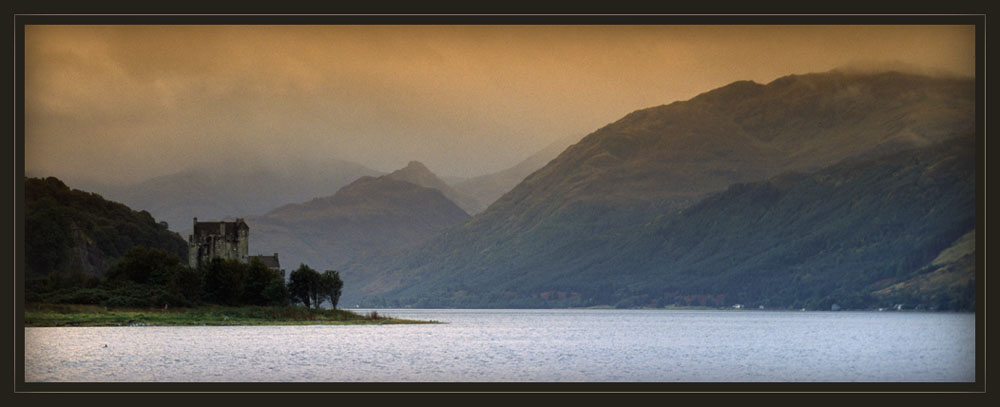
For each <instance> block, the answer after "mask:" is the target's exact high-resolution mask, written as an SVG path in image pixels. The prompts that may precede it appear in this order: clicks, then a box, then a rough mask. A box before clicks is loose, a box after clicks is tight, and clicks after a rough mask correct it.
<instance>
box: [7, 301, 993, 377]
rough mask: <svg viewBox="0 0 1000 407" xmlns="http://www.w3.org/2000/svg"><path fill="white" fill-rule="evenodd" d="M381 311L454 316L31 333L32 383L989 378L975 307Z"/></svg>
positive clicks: (28, 365) (28, 367)
mask: <svg viewBox="0 0 1000 407" xmlns="http://www.w3.org/2000/svg"><path fill="white" fill-rule="evenodd" d="M367 311H370V310H359V312H367ZM377 311H378V312H379V314H383V315H389V316H393V317H399V318H407V319H418V320H435V321H440V322H444V323H443V324H428V325H367V326H335V325H308V326H227V327H209V326H190V327H156V326H128V327H56V328H41V327H37V328H25V354H24V365H25V366H24V369H25V380H26V381H27V382H973V381H975V367H976V354H975V336H976V327H975V315H974V314H968V313H920V312H791V311H773V312H771V311H756V310H755V311H746V310H743V311H737V310H733V311H709V310H705V311H701V310H698V311H694V310H690V311H689V310H581V309H572V310H448V309H427V310H410V309H406V310H403V309H379V310H377Z"/></svg>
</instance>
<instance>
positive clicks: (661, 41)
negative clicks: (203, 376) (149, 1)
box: [25, 26, 974, 182]
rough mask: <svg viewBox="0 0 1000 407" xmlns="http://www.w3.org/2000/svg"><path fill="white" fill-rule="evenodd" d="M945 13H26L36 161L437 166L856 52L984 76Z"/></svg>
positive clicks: (454, 171) (92, 167) (455, 165)
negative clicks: (644, 18)
mask: <svg viewBox="0 0 1000 407" xmlns="http://www.w3.org/2000/svg"><path fill="white" fill-rule="evenodd" d="M973 38H974V30H973V28H972V27H952V26H932V27H923V26H899V27H890V26H864V27H854V26H834V27H820V26H780V27H768V26H738V27H737V26H734V27H727V26H722V27H713V26H554V27H549V26H447V27H436V26H389V27H383V26H316V27H313V26H268V27H257V26H225V27H215V26H149V27H144V26H29V27H28V28H27V31H26V74H25V76H26V139H25V144H26V145H25V152H26V157H25V159H26V163H25V165H26V169H28V170H29V172H31V173H36V174H52V175H56V176H60V175H63V176H65V175H66V174H73V175H74V176H78V177H89V178H93V179H103V180H107V181H116V182H130V181H137V180H141V179H144V178H148V177H151V176H155V175H162V174H165V173H172V172H177V171H180V170H183V169H186V168H191V167H213V166H214V167H227V168H232V167H241V166H255V165H265V166H270V167H277V168H286V169H287V168H288V167H294V166H295V165H296V163H300V162H316V161H322V160H323V159H326V158H330V157H336V158H340V159H345V160H350V161H355V162H358V163H361V164H364V165H366V166H369V167H371V168H374V169H378V170H383V171H390V170H393V169H395V168H398V167H402V166H403V165H405V164H406V163H407V162H408V161H410V160H420V161H422V162H424V163H425V164H427V165H428V167H430V168H431V169H432V170H434V171H436V172H438V173H441V174H443V175H461V176H473V175H479V174H483V173H487V172H493V171H497V170H500V169H503V168H506V167H508V166H510V165H513V164H514V163H516V162H517V161H519V160H521V159H523V158H524V157H526V156H527V155H529V154H531V153H533V152H534V151H536V150H538V149H541V148H542V147H544V146H545V145H547V144H548V143H549V142H551V141H552V140H555V139H558V138H561V137H564V136H566V135H568V134H579V133H589V132H590V131H593V130H595V129H597V128H599V127H601V126H603V125H605V124H607V123H609V122H611V121H614V120H616V119H618V118H619V117H621V116H622V115H624V114H626V113H628V112H630V111H632V110H635V109H639V108H643V107H648V106H653V105H659V104H665V103H670V102H672V101H675V100H683V99H687V98H690V97H692V96H694V95H696V94H698V93H700V92H703V91H706V90H709V89H712V88H714V87H718V86H721V85H724V84H726V83H729V82H732V81H735V80H742V79H751V80H756V81H758V82H767V81H770V80H773V79H775V78H778V77H780V76H784V75H787V74H792V73H806V72H815V71H825V70H829V69H832V68H835V67H838V66H843V65H845V64H850V63H856V62H857V61H883V60H886V61H898V63H900V64H905V65H907V66H914V67H920V68H921V69H926V70H928V71H934V72H938V71H944V72H952V73H958V74H965V75H971V74H972V73H973V71H974V69H973V65H974V44H973Z"/></svg>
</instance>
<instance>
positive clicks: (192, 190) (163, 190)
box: [90, 159, 382, 232]
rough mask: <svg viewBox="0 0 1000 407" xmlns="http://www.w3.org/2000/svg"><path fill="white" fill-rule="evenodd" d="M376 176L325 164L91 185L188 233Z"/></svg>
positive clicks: (334, 162)
mask: <svg viewBox="0 0 1000 407" xmlns="http://www.w3.org/2000/svg"><path fill="white" fill-rule="evenodd" d="M378 175H382V173H380V172H378V171H375V170H372V169H369V168H365V167H364V166H361V165H359V164H355V163H351V162H347V161H340V160H332V159H331V160H329V161H328V162H326V163H325V164H323V165H318V166H314V167H309V166H305V167H304V168H300V169H298V170H297V171H296V172H295V173H294V174H291V173H283V172H280V171H275V170H268V169H258V170H254V171H235V170H231V171H218V172H212V171H208V170H187V171H183V172H179V173H176V174H171V175H165V176H161V177H155V178H152V179H149V180H146V181H143V182H140V183H138V184H135V185H130V186H125V187H116V186H101V185H95V186H91V187H90V188H92V189H93V190H94V191H95V192H98V193H100V194H101V195H103V196H104V197H105V198H107V199H111V200H114V201H118V202H122V203H124V204H126V205H128V206H130V207H132V208H137V209H142V210H146V211H149V213H151V214H152V215H153V216H154V217H156V218H157V219H160V220H163V221H166V222H167V223H168V225H169V227H170V229H171V230H174V231H178V232H183V231H186V230H189V229H190V228H191V226H192V222H193V219H194V218H195V217H198V218H200V219H202V220H210V219H223V218H227V217H238V216H245V215H251V214H262V213H264V212H267V211H269V210H272V209H274V208H277V207H278V206H281V205H284V204H287V203H291V202H302V201H305V200H308V199H311V198H315V197H318V196H326V195H330V194H332V193H334V192H336V191H337V190H338V189H340V188H341V187H343V186H344V185H347V184H349V183H351V182H353V181H354V180H357V179H358V178H359V177H362V176H378Z"/></svg>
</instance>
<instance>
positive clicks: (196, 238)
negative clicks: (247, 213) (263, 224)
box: [188, 218, 277, 267]
mask: <svg viewBox="0 0 1000 407" xmlns="http://www.w3.org/2000/svg"><path fill="white" fill-rule="evenodd" d="M249 236H250V227H249V226H247V224H246V222H244V221H243V218H237V219H236V221H235V222H198V218H194V234H192V235H190V236H188V264H189V265H190V266H191V267H198V266H200V265H202V264H204V263H207V262H208V261H210V260H211V259H213V258H216V257H218V258H223V259H230V260H236V261H238V262H241V263H247V262H248V261H249V257H248V256H247V250H248V248H249V243H248V242H249ZM275 259H276V260H277V255H275Z"/></svg>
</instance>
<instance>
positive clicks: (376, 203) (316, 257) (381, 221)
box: [246, 162, 469, 270]
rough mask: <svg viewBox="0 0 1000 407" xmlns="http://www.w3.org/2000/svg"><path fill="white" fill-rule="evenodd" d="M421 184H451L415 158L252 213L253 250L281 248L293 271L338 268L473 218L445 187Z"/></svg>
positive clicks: (281, 255)
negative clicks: (318, 193) (375, 174)
mask: <svg viewBox="0 0 1000 407" xmlns="http://www.w3.org/2000/svg"><path fill="white" fill-rule="evenodd" d="M411 181H412V182H411ZM418 183H419V184H418ZM420 184H424V185H434V186H437V187H442V186H443V187H447V185H445V184H444V182H442V181H441V180H440V179H438V178H437V177H436V176H435V175H434V174H433V173H431V172H430V171H429V170H428V169H427V167H425V166H424V165H423V164H421V163H419V162H411V163H410V164H409V165H408V166H407V167H406V168H403V169H400V170H398V171H395V172H393V173H391V174H388V175H384V176H381V177H378V178H374V177H367V176H366V177H361V178H360V179H358V180H357V181H354V182H353V183H351V184H350V185H347V186H345V187H343V188H341V189H340V190H339V191H337V192H336V193H335V194H333V195H330V196H326V197H322V198H315V199H312V200H310V201H308V202H304V203H298V204H288V205H284V206H281V207H279V208H277V209H274V210H272V211H270V212H268V213H266V214H264V215H260V216H250V217H248V218H246V222H247V224H248V225H249V226H250V251H251V253H253V254H257V253H261V254H271V253H274V252H277V253H279V258H280V259H281V262H282V266H283V267H285V268H286V269H289V270H291V269H294V268H295V267H298V265H299V264H300V263H305V264H308V265H309V266H310V267H313V268H316V269H320V270H325V269H336V268H338V267H339V266H340V265H342V264H344V263H346V262H348V261H350V260H353V259H355V258H356V257H358V256H360V255H363V254H365V253H367V252H370V251H373V250H377V249H385V248H389V247H396V246H402V245H407V244H413V243H417V242H420V241H422V240H423V239H426V238H428V237H431V236H433V235H435V234H436V233H438V232H440V231H442V230H444V229H446V228H448V227H451V226H455V225H457V224H460V223H462V222H464V221H466V220H468V219H469V215H468V214H467V213H466V212H465V211H463V210H462V209H461V208H459V207H458V206H457V205H456V204H455V203H454V202H453V201H451V200H449V199H448V198H447V197H446V196H445V194H444V193H442V191H441V190H439V189H436V188H429V187H426V186H422V185H420ZM448 189H450V188H448Z"/></svg>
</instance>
